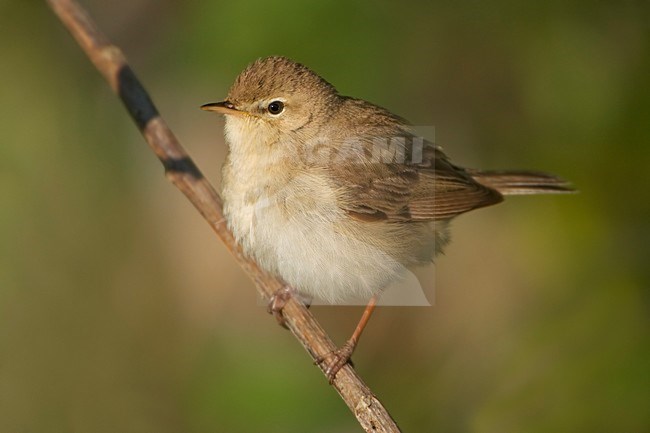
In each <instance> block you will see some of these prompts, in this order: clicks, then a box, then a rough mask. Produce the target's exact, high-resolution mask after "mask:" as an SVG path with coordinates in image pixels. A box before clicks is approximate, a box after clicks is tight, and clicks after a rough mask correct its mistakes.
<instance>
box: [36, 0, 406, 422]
mask: <svg viewBox="0 0 650 433" xmlns="http://www.w3.org/2000/svg"><path fill="white" fill-rule="evenodd" d="M47 2H48V3H49V5H50V7H51V8H52V10H53V11H54V12H55V13H56V15H57V16H58V17H59V19H60V20H61V22H63V24H64V25H65V26H66V27H67V29H68V30H69V31H70V33H72V36H74V38H75V39H76V40H77V42H78V43H79V45H80V46H81V48H82V49H83V50H84V52H85V53H86V55H87V56H88V57H89V58H90V60H91V61H92V62H93V64H94V65H95V67H96V68H97V69H98V70H99V72H100V73H101V74H102V75H103V76H104V78H105V79H106V81H108V83H109V85H110V86H111V88H112V89H113V91H114V92H115V93H116V94H118V95H119V97H120V98H121V99H122V102H123V103H124V105H125V106H126V109H127V110H128V111H129V113H130V115H131V117H132V118H133V120H134V121H135V123H136V125H137V126H138V128H139V129H140V131H141V133H142V135H144V137H145V139H146V141H147V143H149V146H150V147H151V149H152V150H153V151H154V153H155V154H156V155H157V156H158V158H159V159H160V161H161V162H162V164H163V166H164V168H165V174H166V176H167V178H168V179H169V180H170V181H171V182H172V183H173V184H174V185H175V186H176V187H177V188H178V189H180V190H181V191H182V192H183V194H185V196H186V197H187V198H188V199H189V200H190V202H191V203H192V204H193V205H194V206H195V207H196V209H197V210H198V211H199V212H200V213H201V215H203V217H204V218H205V220H206V221H207V222H208V224H210V227H212V229H213V230H214V231H215V233H216V234H217V236H219V238H220V239H221V241H222V242H223V243H224V244H225V246H226V248H228V250H229V251H230V252H231V253H232V255H233V256H234V257H235V260H237V262H238V263H239V264H240V265H241V266H242V268H243V269H244V270H245V271H246V272H247V273H248V275H249V276H250V277H251V278H252V279H253V281H254V282H255V286H256V287H257V290H258V292H259V293H260V294H261V295H262V297H263V298H264V299H269V298H270V296H271V295H272V294H273V293H275V292H276V291H277V290H279V289H281V288H282V287H283V285H282V283H281V282H280V281H278V280H277V279H275V278H273V277H271V276H269V275H268V274H266V273H264V272H263V271H262V270H261V269H260V268H259V267H258V266H257V265H256V264H255V262H253V261H252V260H250V259H248V258H246V257H244V255H243V254H242V252H241V250H240V249H239V247H238V246H237V244H236V242H235V240H234V238H233V236H232V234H231V233H230V231H229V230H228V228H227V227H226V224H225V222H224V218H223V214H222V208H221V198H220V197H219V195H218V194H217V193H216V191H215V190H214V188H213V187H212V186H211V185H210V183H209V182H208V181H207V180H206V179H205V177H203V174H201V172H200V171H199V169H198V168H197V167H196V165H195V164H194V162H193V161H192V159H191V158H190V157H189V156H188V154H187V153H186V152H185V150H184V149H183V147H182V146H181V145H180V143H179V142H178V140H177V139H176V137H175V136H174V134H173V133H172V132H171V130H170V129H169V128H168V127H167V125H166V124H165V122H164V121H163V119H162V117H160V115H159V114H158V110H156V107H155V106H154V105H153V102H152V101H151V99H150V98H149V95H148V94H147V92H146V91H145V90H144V88H143V87H142V85H141V84H140V82H139V81H138V79H137V77H136V76H135V74H134V73H133V71H132V70H131V68H130V67H129V65H128V64H127V62H126V59H125V58H124V55H123V54H122V52H121V51H120V50H119V48H117V47H116V46H114V45H111V44H110V42H109V41H108V39H107V38H106V37H105V36H104V35H103V34H102V33H101V32H100V31H99V29H98V28H97V26H96V25H95V23H94V22H93V21H92V19H91V18H90V16H89V15H88V14H87V13H86V12H85V11H84V10H83V9H82V8H81V7H80V6H79V5H78V4H77V3H76V2H75V1H73V0H47ZM283 315H284V317H285V320H286V323H287V326H288V328H289V329H290V330H291V332H292V333H293V335H294V336H295V337H296V338H297V339H298V341H299V342H300V344H302V345H303V347H304V348H305V349H306V350H307V352H309V355H310V356H311V357H312V359H314V360H316V359H317V358H318V357H319V356H323V355H327V354H328V353H330V352H331V351H332V350H334V349H335V346H334V344H333V343H332V341H331V339H330V338H329V337H328V336H327V334H326V333H325V331H324V330H323V328H322V327H321V326H320V325H319V323H318V322H317V321H316V319H315V318H314V316H313V315H312V314H311V313H310V312H309V311H308V310H307V309H306V308H305V307H304V306H303V305H302V304H301V303H300V302H297V301H295V300H294V299H290V300H289V301H288V302H287V304H286V306H285V307H284V309H283ZM333 386H334V388H336V390H337V391H338V393H339V394H340V395H341V398H343V400H344V401H345V403H346V404H347V405H348V407H349V408H350V409H351V410H352V412H353V413H354V415H355V416H356V418H357V420H358V421H359V424H361V426H362V427H363V428H364V429H365V431H366V432H386V433H388V432H399V431H400V430H399V428H398V427H397V425H396V424H395V421H393V419H392V418H391V416H390V415H389V414H388V412H387V411H386V409H385V408H384V406H383V405H382V404H381V402H380V401H379V400H378V399H377V398H376V397H375V395H374V394H373V393H372V392H371V391H370V389H369V388H368V387H367V386H366V384H364V383H363V381H362V380H361V379H360V378H359V376H358V375H357V374H356V372H355V371H354V369H353V368H352V367H351V366H349V365H348V366H346V367H344V368H343V369H342V370H340V371H339V373H338V374H337V376H336V378H335V380H334V382H333Z"/></svg>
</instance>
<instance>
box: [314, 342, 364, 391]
mask: <svg viewBox="0 0 650 433" xmlns="http://www.w3.org/2000/svg"><path fill="white" fill-rule="evenodd" d="M354 347H355V344H354V343H353V342H351V341H347V342H346V343H345V344H344V345H343V346H341V347H340V348H338V349H336V350H333V351H331V352H330V353H328V354H327V355H325V356H319V357H318V358H317V359H316V361H314V364H316V365H319V366H321V367H322V369H323V372H324V373H325V376H327V381H328V382H329V383H330V385H331V384H332V383H333V382H334V378H336V374H337V373H338V372H339V370H340V369H342V368H343V367H344V366H345V365H346V364H348V363H349V364H350V365H352V360H351V359H350V357H351V356H352V353H353V352H354Z"/></svg>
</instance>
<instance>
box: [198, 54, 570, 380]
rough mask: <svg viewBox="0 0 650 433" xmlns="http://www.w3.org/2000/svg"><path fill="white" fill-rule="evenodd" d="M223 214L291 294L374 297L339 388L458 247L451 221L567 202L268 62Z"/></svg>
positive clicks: (251, 94) (345, 355)
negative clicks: (358, 356)
mask: <svg viewBox="0 0 650 433" xmlns="http://www.w3.org/2000/svg"><path fill="white" fill-rule="evenodd" d="M201 108H202V109H203V110H206V111H213V112H217V113H220V114H224V115H225V128H224V129H225V138H226V142H227V145H228V153H227V156H226V160H225V163H224V165H223V167H222V187H221V195H222V198H223V211H224V216H225V218H226V221H227V224H228V227H229V228H230V230H231V231H232V233H233V235H234V237H235V239H236V240H237V242H238V243H239V244H240V245H241V248H242V250H243V252H244V254H246V255H247V256H249V257H251V258H253V259H254V260H255V261H256V262H257V263H258V265H259V266H260V267H261V268H262V269H264V270H265V271H267V272H268V273H270V274H272V275H274V276H276V277H278V278H280V279H281V280H282V281H284V282H285V283H286V288H285V289H283V291H281V292H278V293H277V294H276V295H277V296H274V297H273V298H272V301H271V304H272V305H271V307H270V308H271V310H272V312H273V313H274V314H276V316H277V317H281V309H282V306H283V305H284V303H285V302H286V299H287V297H288V296H291V294H292V293H293V294H298V295H301V296H304V297H307V298H313V297H318V298H320V299H322V300H325V301H326V302H329V303H342V302H343V303H344V302H346V300H347V299H350V298H351V297H355V298H359V297H360V298H364V299H367V300H368V306H367V308H366V310H365V311H364V315H363V317H362V320H361V322H360V324H359V326H357V329H355V332H354V333H353V335H352V337H351V338H350V339H349V340H348V341H347V342H346V343H345V344H344V345H343V346H342V347H341V348H339V349H338V350H336V351H335V352H333V353H331V354H327V355H326V356H322V357H320V358H319V359H318V360H317V361H318V362H319V363H326V366H325V372H326V374H327V376H328V378H329V380H330V382H332V381H333V380H334V377H335V376H336V374H337V372H338V371H339V370H340V369H341V368H342V367H343V366H344V365H345V364H346V363H348V361H349V359H350V357H351V355H352V353H353V351H354V349H355V347H356V345H357V343H358V340H359V337H360V335H361V332H362V331H363V328H364V327H365V325H366V323H367V321H368V319H369V318H370V315H371V314H372V312H373V310H374V308H375V305H376V302H377V299H378V298H379V297H380V296H381V293H382V291H384V290H385V288H386V287H388V286H389V285H390V284H391V283H393V282H395V281H397V280H399V279H400V278H403V276H404V274H405V272H406V271H407V270H408V269H411V268H413V267H416V266H422V265H427V264H429V263H431V262H432V261H433V259H434V257H435V256H436V255H438V254H440V253H441V252H442V251H443V249H444V247H445V246H446V245H447V244H448V242H449V240H450V234H449V222H450V221H451V220H452V219H453V218H455V217H457V216H458V215H460V214H463V213H465V212H468V211H471V210H474V209H478V208H482V207H486V206H491V205H495V204H497V203H500V202H501V201H503V200H504V197H505V196H510V195H525V194H545V193H567V192H571V191H572V187H571V186H570V184H568V183H567V182H566V181H564V180H563V179H561V178H559V177H557V176H554V175H550V174H546V173H542V172H533V171H523V170H506V171H490V170H478V169H470V168H463V167H461V166H459V165H456V164H455V163H453V162H452V161H451V160H450V159H449V158H448V157H447V155H446V154H445V153H444V152H443V150H442V148H441V147H440V146H438V145H436V144H435V143H432V142H430V141H428V140H426V139H424V138H422V137H420V136H418V134H417V133H416V132H415V130H414V128H413V127H412V126H411V125H410V124H409V122H407V121H406V120H405V119H403V118H402V117H400V116H397V115H395V114H393V113H392V112H390V111H389V110H387V109H385V108H383V107H380V106H378V105H375V104H373V103H371V102H368V101H365V100H363V99H358V98H353V97H350V96H345V95H341V94H340V93H339V92H338V91H337V89H336V88H335V87H334V86H333V85H332V84H330V83H329V82H328V81H326V80H325V79H324V78H322V77H321V76H319V75H318V74H317V73H316V72H314V71H312V70H311V69H309V68H308V67H307V66H305V65H303V64H301V63H298V62H295V61H293V60H291V59H289V58H287V57H283V56H271V57H265V58H260V59H257V60H256V61H254V62H252V63H251V64H249V65H248V66H247V67H246V68H245V69H244V70H243V72H241V73H240V74H239V76H238V77H237V78H236V80H235V82H234V84H233V85H232V86H231V88H230V90H229V92H228V95H227V97H226V99H225V100H223V101H221V102H213V103H208V104H204V105H202V106H201Z"/></svg>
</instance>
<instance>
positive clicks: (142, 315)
mask: <svg viewBox="0 0 650 433" xmlns="http://www.w3.org/2000/svg"><path fill="white" fill-rule="evenodd" d="M83 4H84V5H86V6H87V7H88V9H89V10H90V12H91V13H92V15H93V16H94V17H95V19H96V21H97V22H98V24H99V25H100V27H101V28H102V29H103V30H104V31H105V32H106V33H107V35H108V36H109V37H110V38H111V39H112V40H113V41H114V43H116V44H117V45H119V46H120V47H121V48H122V49H123V51H124V52H125V54H126V56H127V57H128V58H129V60H130V62H131V65H132V67H133V68H134V70H135V71H136V73H137V74H138V76H139V77H140V79H141V80H142V81H143V83H144V84H145V86H146V87H147V89H148V90H149V91H150V92H151V94H152V96H153V98H154V100H155V102H156V104H157V106H158V108H159V110H160V112H161V114H162V115H163V116H164V117H165V119H166V120H167V122H168V123H169V125H170V126H171V128H172V129H173V130H174V131H175V133H176V134H177V135H178V137H179V138H180V140H181V142H182V143H183V144H184V145H185V146H186V148H187V149H188V151H189V152H190V154H191V155H192V157H193V158H194V159H195V161H196V162H197V164H198V165H199V167H200V168H201V169H202V170H203V171H204V172H205V174H206V175H207V176H208V177H209V178H210V179H211V180H212V181H213V182H214V183H215V184H218V182H219V177H220V175H219V169H220V165H221V163H222V161H223V157H224V150H225V148H224V144H223V138H222V128H223V121H222V119H220V118H219V117H218V116H214V115H209V114H207V113H204V112H201V111H199V110H198V106H199V105H200V104H202V103H205V102H210V101H216V100H220V99H221V98H222V97H223V96H224V95H225V94H226V92H227V90H228V87H229V85H230V83H231V82H232V81H233V80H234V78H235V76H236V75H237V73H238V72H239V71H240V70H241V69H243V67H245V66H246V64H247V63H248V62H250V61H252V60H254V59H255V58H257V57H259V56H266V55H271V54H282V55H287V56H289V57H292V58H294V59H296V60H299V61H301V62H303V63H305V64H307V65H309V66H310V67H312V68H313V69H314V70H316V71H317V72H319V73H320V74H321V75H323V76H324V77H325V78H327V79H328V80H329V81H330V82H332V83H333V84H335V85H336V86H337V87H338V88H339V90H340V91H341V92H342V93H344V94H350V95H354V96H357V97H361V98H364V99H368V100H370V101H373V102H375V103H378V104H380V105H383V106H385V107H388V108H389V109H391V110H392V111H394V112H396V113H399V114H400V115H402V116H404V117H406V118H408V119H410V120H411V122H413V123H414V124H418V125H435V127H436V141H437V143H438V144H440V145H441V146H443V147H444V148H445V150H446V152H447V153H448V154H449V155H450V156H451V157H452V158H453V159H454V161H455V162H457V163H459V164H461V165H465V166H474V167H481V168H493V169H497V168H531V169H540V170H547V171H551V172H554V173H557V174H560V175H562V176H563V177H565V178H567V179H570V180H571V181H572V182H573V183H574V184H575V185H576V186H577V187H578V188H579V190H580V194H578V195H573V196H544V197H522V198H518V197H517V198H513V199H510V200H508V201H507V202H506V203H504V204H502V205H499V206H496V207H493V208H489V209H483V210H480V211H477V212H474V213H471V214H468V215H464V216H462V217H460V218H459V219H457V220H456V221H455V223H454V225H453V235H454V242H453V243H452V245H451V246H450V247H449V248H448V249H447V252H446V255H445V256H443V257H441V258H439V260H438V261H437V265H436V269H435V277H434V270H433V269H432V268H431V267H429V268H426V269H423V270H420V271H418V275H419V276H420V277H421V278H422V281H423V286H425V287H428V288H429V291H430V293H429V295H430V296H431V295H432V292H433V288H432V285H433V281H434V279H435V305H434V306H433V307H430V308H425V307H418V308H397V307H393V308H391V307H386V308H381V309H379V310H378V312H377V313H376V316H375V317H373V320H372V321H371V323H370V326H369V328H368V329H367V331H366V334H364V339H362V341H361V345H360V347H359V350H358V352H357V353H356V354H355V357H354V360H355V363H356V366H357V369H358V371H359V372H360V374H361V375H362V377H364V379H365V380H366V381H367V383H368V384H369V385H370V387H371V388H372V389H373V390H374V391H375V392H376V393H377V395H378V396H379V398H380V399H381V400H382V401H383V402H384V404H385V405H386V406H387V408H389V410H390V412H391V413H392V414H393V416H394V417H395V418H396V420H397V421H398V423H399V424H400V426H401V427H402V428H403V430H404V431H405V432H437V431H441V432H442V431H444V432H481V433H482V432H549V431H566V432H626V433H629V432H642V431H647V430H648V428H650V427H649V425H650V419H649V418H650V411H648V401H650V381H649V375H648V366H649V365H650V353H649V352H650V349H649V348H650V346H649V344H648V343H649V330H650V326H649V315H648V314H649V311H648V310H649V309H648V304H649V296H648V289H649V286H650V266H649V264H648V259H649V257H650V254H649V253H650V224H649V217H650V193H649V189H650V177H649V176H648V167H650V85H649V80H648V71H649V70H650V24H648V23H650V8H649V7H648V3H647V2H640V1H639V2H620V1H600V2H586V1H577V2H565V1H550V2H532V3H531V2H525V3H521V2H515V1H506V0H500V1H497V2H477V1H462V2H427V1H412V2H408V3H405V2H388V1H374V2H365V3H351V2H347V1H322V2H306V1H298V0H294V1H287V2H280V1H275V2H270V1H232V0H230V1H194V2H181V1H172V0H164V1H153V0H137V1H130V2H101V1H98V0H93V1H90V0H88V1H84V2H83ZM0 53H2V54H1V56H2V58H1V61H0V86H1V87H0V89H1V90H0V200H1V204H0V431H2V432H7V433H9V432H12V433H13V432H28V433H37V432H93V433H101V432H134V433H136V432H157V433H165V432H170V433H171V432H190V433H194V432H196V433H199V432H200V433H202V432H222V431H223V432H234V433H237V432H261V431H264V432H271V433H273V432H283V433H287V432H316V433H328V432H357V431H361V429H360V428H359V426H358V425H357V424H356V422H355V420H354V418H353V417H352V415H351V414H350V413H349V411H348V409H347V408H346V407H345V405H344V404H343V403H342V401H340V399H339V398H338V396H337V395H336V393H335V391H334V390H333V389H331V388H330V387H329V386H328V385H327V383H326V381H325V379H324V378H323V376H322V375H321V374H320V372H319V371H318V370H317V368H316V367H314V366H312V364H311V362H310V359H309V357H308V356H307V354H306V353H305V352H304V351H303V349H302V348H300V346H299V345H298V344H297V343H296V342H295V341H294V340H293V339H292V337H291V336H290V335H289V333H287V332H285V331H283V330H282V329H280V328H279V327H278V326H277V325H276V324H275V322H274V320H273V319H272V318H271V317H270V316H268V315H267V314H266V313H265V311H264V309H263V308H262V307H260V305H259V303H258V301H257V298H256V294H255V290H254V288H253V285H252V283H251V282H250V281H249V280H248V279H247V278H246V276H245V275H244V274H243V272H242V271H241V270H239V269H238V267H237V266H236V264H235V263H234V261H233V260H232V259H231V258H230V256H229V255H228V254H227V252H226V251H225V248H224V247H223V246H222V245H221V244H220V243H219V242H218V240H217V239H216V238H215V237H214V236H213V234H212V232H211V231H210V229H209V227H208V226H207V224H205V222H204V221H202V219H201V217H200V216H199V215H198V214H197V212H196V211H195V210H194V209H193V208H192V207H191V206H190V205H189V203H188V202H187V201H186V200H185V199H184V197H182V196H181V194H180V193H179V192H178V191H176V190H175V189H174V188H173V187H172V186H171V185H170V184H169V183H168V182H167V181H166V180H165V178H164V176H163V171H162V168H161V166H160V164H159V163H158V161H157V160H156V159H155V157H154V156H153V154H152V153H151V152H150V151H149V149H148V148H147V146H146V145H145V143H144V141H143V139H142V138H141V137H140V136H139V134H138V132H137V130H136V128H135V127H134V125H133V124H132V122H131V121H130V119H129V118H128V117H127V114H126V112H125V110H124V109H123V107H122V106H121V104H120V102H119V101H118V100H117V99H116V98H115V97H114V96H113V95H112V94H111V93H110V91H109V89H108V87H107V86H106V84H105V83H104V82H103V80H102V79H101V78H100V76H99V75H98V74H97V72H96V71H95V70H94V69H93V67H92V66H91V65H90V63H89V61H88V60H87V59H86V58H85V57H84V55H83V54H82V53H81V51H80V50H79V48H78V47H77V46H76V44H75V43H74V41H73V40H72V39H71V37H70V36H69V35H68V34H67V33H66V31H65V30H64V29H63V28H62V26H61V25H60V23H59V22H58V21H57V20H56V19H55V17H54V16H53V15H52V13H51V12H50V11H49V10H48V9H47V8H46V7H45V4H44V2H39V1H7V0H4V1H0ZM313 310H314V313H315V314H316V316H317V317H318V318H319V319H320V320H321V321H322V323H323V325H324V326H325V328H326V329H327V330H328V331H329V332H330V334H331V335H332V336H333V338H334V339H335V340H336V341H338V342H343V341H344V340H345V338H347V336H348V335H349V333H350V332H351V331H352V330H353V328H354V326H355V323H356V321H357V319H358V317H359V315H360V309H359V308H354V307H337V308H330V307H314V308H313Z"/></svg>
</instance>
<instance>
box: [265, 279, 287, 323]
mask: <svg viewBox="0 0 650 433" xmlns="http://www.w3.org/2000/svg"><path fill="white" fill-rule="evenodd" d="M292 295H293V289H292V288H291V287H289V286H284V287H282V288H281V289H279V290H278V291H276V292H275V293H274V294H273V295H272V296H271V298H270V299H269V304H268V305H267V307H266V311H268V312H269V314H273V317H275V320H277V322H278V324H279V325H280V326H282V327H283V328H285V329H289V328H288V327H287V322H286V320H285V319H284V316H283V315H282V309H283V308H284V306H285V305H286V304H287V302H288V301H289V299H291V296H292Z"/></svg>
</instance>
